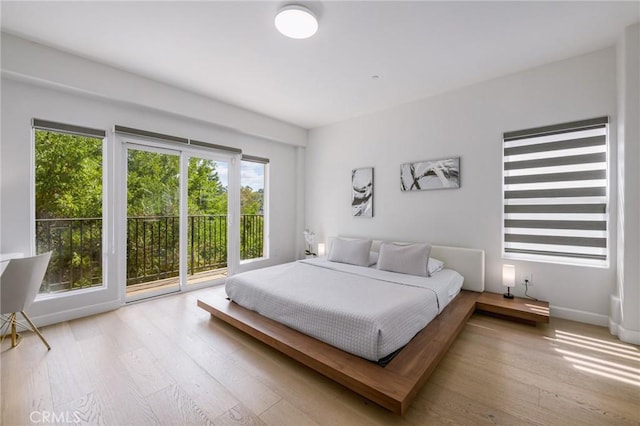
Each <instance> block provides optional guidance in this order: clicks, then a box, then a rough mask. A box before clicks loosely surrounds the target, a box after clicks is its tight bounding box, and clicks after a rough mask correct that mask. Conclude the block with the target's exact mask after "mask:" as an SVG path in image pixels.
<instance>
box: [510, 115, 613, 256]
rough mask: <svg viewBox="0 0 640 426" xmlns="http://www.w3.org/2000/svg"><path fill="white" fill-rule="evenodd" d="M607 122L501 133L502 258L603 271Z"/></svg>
mask: <svg viewBox="0 0 640 426" xmlns="http://www.w3.org/2000/svg"><path fill="white" fill-rule="evenodd" d="M607 140H608V118H606V117H604V118H597V119H592V120H585V121H579V122H573V123H565V124H560V125H555V126H549V127H542V128H536V129H528V130H522V131H516V132H508V133H505V134H504V154H503V155H504V181H503V182H504V183H503V186H504V191H503V194H504V197H503V201H504V240H503V256H504V257H508V258H512V259H523V260H536V261H544V262H554V263H567V264H580V265H590V266H607V265H608V244H607V243H608V235H609V234H608V233H609V230H608V221H609V216H608V206H607V204H608V193H607V192H608V191H607V188H608V166H607V164H608V161H607V148H608V142H607Z"/></svg>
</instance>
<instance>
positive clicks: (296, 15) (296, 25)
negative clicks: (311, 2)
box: [275, 4, 318, 39]
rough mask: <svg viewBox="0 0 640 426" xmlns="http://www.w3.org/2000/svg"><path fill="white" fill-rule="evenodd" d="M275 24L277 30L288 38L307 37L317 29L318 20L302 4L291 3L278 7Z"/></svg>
mask: <svg viewBox="0 0 640 426" xmlns="http://www.w3.org/2000/svg"><path fill="white" fill-rule="evenodd" d="M275 25H276V28H277V29H278V31H280V33H282V34H283V35H285V36H287V37H289V38H295V39H304V38H309V37H311V36H312V35H314V34H315V33H316V31H318V20H317V19H316V17H315V15H314V14H313V12H311V11H310V10H309V9H307V8H306V7H304V6H301V5H298V4H291V5H288V6H285V7H283V8H282V9H280V11H279V12H278V14H277V15H276V19H275Z"/></svg>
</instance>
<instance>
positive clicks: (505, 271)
mask: <svg viewBox="0 0 640 426" xmlns="http://www.w3.org/2000/svg"><path fill="white" fill-rule="evenodd" d="M502 285H504V286H505V287H514V286H515V285H516V267H515V266H513V265H502Z"/></svg>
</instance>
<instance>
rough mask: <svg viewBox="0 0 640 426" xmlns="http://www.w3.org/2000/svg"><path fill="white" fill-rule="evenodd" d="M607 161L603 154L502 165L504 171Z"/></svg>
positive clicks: (513, 162) (511, 162)
mask: <svg viewBox="0 0 640 426" xmlns="http://www.w3.org/2000/svg"><path fill="white" fill-rule="evenodd" d="M606 160H607V154H606V153H605V152H598V153H595V154H583V155H569V156H566V157H553V158H540V159H536V160H523V161H510V162H505V163H504V169H505V170H517V169H530V168H533V167H551V166H566V165H572V164H584V163H602V162H605V161H606Z"/></svg>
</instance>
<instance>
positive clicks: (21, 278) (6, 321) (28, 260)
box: [0, 252, 51, 350]
mask: <svg viewBox="0 0 640 426" xmlns="http://www.w3.org/2000/svg"><path fill="white" fill-rule="evenodd" d="M50 258H51V252H47V253H43V254H40V255H37V256H32V257H25V258H21V259H11V260H10V261H9V264H8V265H7V267H6V269H5V270H4V272H3V273H2V276H1V277H0V314H1V315H2V319H3V324H2V327H1V329H2V330H3V332H2V339H0V343H1V342H2V341H3V340H4V338H5V337H6V335H7V334H6V333H5V332H4V330H5V329H6V328H8V327H9V326H10V327H11V347H12V348H14V347H16V346H17V345H18V343H19V341H18V339H19V337H20V336H19V335H18V334H17V333H16V326H17V325H20V326H22V327H24V328H30V329H31V330H33V332H34V333H36V334H37V335H38V337H40V340H42V343H44V344H45V346H46V347H47V349H48V350H51V346H49V343H48V342H47V340H46V339H45V338H44V336H43V335H42V334H41V333H40V331H39V330H38V328H37V327H36V326H35V325H34V324H33V322H31V319H30V318H29V316H27V314H26V313H25V312H24V311H25V310H26V309H27V308H28V307H29V306H30V305H31V304H32V303H33V301H34V300H35V298H36V295H37V294H38V290H39V289H40V285H42V279H43V278H44V274H45V272H46V271H47V266H48V265H49V259H50ZM18 312H20V313H21V314H22V316H23V317H24V319H25V320H26V321H27V322H28V323H29V327H27V326H26V325H25V324H21V323H19V322H18V319H17V315H18Z"/></svg>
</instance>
